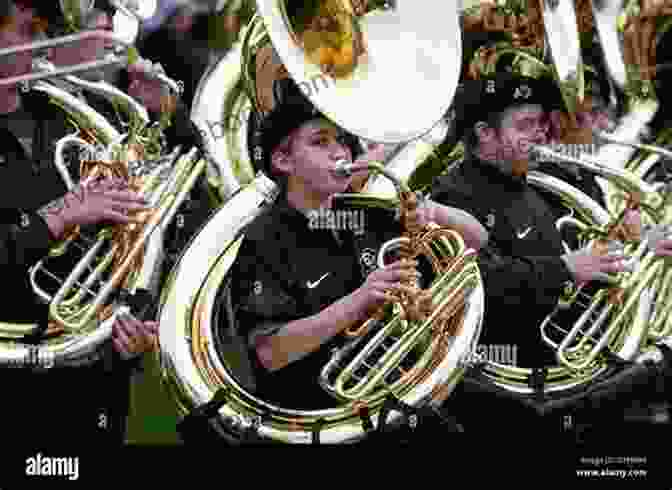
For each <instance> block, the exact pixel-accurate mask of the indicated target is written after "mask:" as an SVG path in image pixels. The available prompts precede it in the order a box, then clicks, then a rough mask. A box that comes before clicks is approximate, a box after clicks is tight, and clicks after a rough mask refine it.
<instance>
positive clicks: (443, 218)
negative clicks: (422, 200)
mask: <svg viewBox="0 0 672 490" xmlns="http://www.w3.org/2000/svg"><path fill="white" fill-rule="evenodd" d="M425 212H426V213H427V214H426V218H427V219H428V220H429V221H433V222H435V223H436V224H437V225H439V226H442V227H446V228H450V229H451V230H455V231H456V232H457V233H459V234H460V235H461V236H462V238H463V239H464V242H465V244H466V245H467V247H469V248H473V249H474V250H479V249H480V248H481V247H483V246H484V245H485V244H486V243H488V236H489V235H488V231H487V230H486V229H485V227H484V226H483V225H482V224H481V223H479V221H478V220H477V219H476V218H475V217H474V216H472V215H471V214H469V213H468V212H466V211H463V210H462V209H458V208H454V207H450V206H445V205H443V204H438V203H436V202H434V201H428V202H427V208H426V211H425Z"/></svg>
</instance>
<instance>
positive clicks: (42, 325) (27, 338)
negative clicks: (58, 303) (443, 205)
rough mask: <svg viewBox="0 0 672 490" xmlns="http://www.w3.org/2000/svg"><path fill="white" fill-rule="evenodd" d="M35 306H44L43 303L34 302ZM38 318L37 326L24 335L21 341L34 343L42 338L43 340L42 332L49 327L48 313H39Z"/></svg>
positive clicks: (39, 341)
mask: <svg viewBox="0 0 672 490" xmlns="http://www.w3.org/2000/svg"><path fill="white" fill-rule="evenodd" d="M35 307H36V308H44V305H38V304H36V305H35ZM39 318H40V319H39V320H38V322H37V328H36V329H35V330H33V331H32V332H30V333H28V334H26V335H24V336H23V338H22V339H21V342H23V343H24V344H31V345H36V344H39V343H41V342H42V340H44V334H45V333H46V331H47V329H48V328H49V313H48V312H45V314H44V315H40V316H39Z"/></svg>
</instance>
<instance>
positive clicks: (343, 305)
mask: <svg viewBox="0 0 672 490" xmlns="http://www.w3.org/2000/svg"><path fill="white" fill-rule="evenodd" d="M364 313H365V312H364V311H363V309H362V308H361V307H360V306H358V302H357V301H356V300H355V298H354V297H353V294H351V295H348V296H345V297H344V298H342V299H340V300H339V301H337V302H335V303H333V304H331V305H330V306H328V307H327V308H325V309H324V310H322V311H321V312H320V313H318V314H316V315H313V316H309V317H306V318H301V319H299V320H295V321H293V322H290V323H288V324H287V325H285V326H284V327H282V328H281V329H280V330H279V331H278V332H276V333H275V334H274V335H270V336H264V337H260V338H259V339H258V340H257V342H256V344H255V348H256V352H257V357H258V358H259V362H260V363H261V364H262V366H264V367H265V368H266V369H268V370H269V371H276V370H278V369H281V368H283V367H285V366H287V365H289V364H291V363H293V362H295V361H298V360H300V359H302V358H303V357H305V356H306V355H308V354H310V353H311V352H315V351H317V350H318V349H319V348H320V347H321V346H322V345H323V344H324V343H326V342H327V341H329V340H330V339H332V338H333V337H334V336H336V335H337V334H339V333H340V332H342V331H343V330H345V329H346V328H348V327H351V326H353V325H356V324H357V323H359V322H361V321H363V319H364Z"/></svg>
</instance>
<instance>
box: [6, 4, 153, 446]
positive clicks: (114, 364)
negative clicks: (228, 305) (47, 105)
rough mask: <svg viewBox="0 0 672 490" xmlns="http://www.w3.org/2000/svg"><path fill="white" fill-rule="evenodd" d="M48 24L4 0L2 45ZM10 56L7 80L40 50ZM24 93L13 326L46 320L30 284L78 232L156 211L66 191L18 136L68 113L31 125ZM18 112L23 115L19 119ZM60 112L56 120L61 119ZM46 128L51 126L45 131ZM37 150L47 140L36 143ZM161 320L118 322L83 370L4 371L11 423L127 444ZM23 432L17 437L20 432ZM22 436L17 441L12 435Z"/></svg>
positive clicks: (12, 150) (11, 266)
mask: <svg viewBox="0 0 672 490" xmlns="http://www.w3.org/2000/svg"><path fill="white" fill-rule="evenodd" d="M41 24H42V23H41V22H38V19H37V18H36V16H35V13H34V10H33V9H32V8H31V7H30V5H29V2H26V1H18V0H17V1H11V0H3V1H2V2H0V26H1V27H0V48H7V47H11V46H14V45H18V44H24V43H28V42H30V41H32V40H33V37H34V34H35V28H36V27H39V26H40V25H41ZM7 61H8V60H7V59H3V60H2V63H0V67H1V68H0V71H2V74H1V75H2V76H3V77H11V76H18V75H22V74H25V73H28V72H30V71H31V64H32V55H31V54H30V52H25V53H20V54H16V55H13V56H12V60H11V62H7ZM27 97H28V96H23V95H22V94H21V93H20V91H19V89H18V87H10V88H7V89H3V90H2V96H1V97H0V100H1V101H2V108H1V109H2V111H1V114H2V116H1V119H2V125H1V127H0V132H1V133H2V138H1V140H2V141H3V145H2V150H1V151H0V158H1V161H2V165H1V167H0V172H2V177H1V178H0V182H1V183H2V191H0V196H2V201H3V204H2V206H1V211H2V219H1V222H0V223H1V224H0V267H1V268H2V272H3V278H4V279H5V281H6V284H8V285H10V287H11V292H10V293H9V294H11V301H6V302H5V307H4V308H3V320H4V321H5V322H16V323H39V324H44V323H45V322H46V320H47V316H48V311H47V305H45V304H38V301H37V297H36V295H35V293H34V292H33V290H32V287H31V285H30V282H29V278H28V269H29V267H31V266H32V265H33V264H35V263H36V262H37V261H38V260H40V259H41V258H43V257H45V256H46V255H47V253H48V252H49V250H50V247H51V246H53V244H54V243H56V242H57V241H58V240H60V239H61V238H63V237H64V236H65V234H66V233H67V232H68V231H69V230H70V229H72V227H74V226H77V225H81V226H86V225H92V224H96V223H103V222H107V223H116V224H122V223H128V222H129V220H131V219H132V217H131V216H130V215H131V214H132V213H133V212H134V211H137V210H141V209H146V203H145V202H144V201H143V199H142V198H140V197H139V196H137V195H136V194H134V193H132V192H130V191H129V190H128V189H127V188H126V187H125V186H124V185H123V184H122V183H120V182H117V181H115V180H102V181H98V182H95V183H91V184H90V185H79V186H77V187H76V189H75V190H73V191H71V192H67V193H66V189H65V186H64V183H63V181H62V179H61V177H60V175H59V174H58V172H57V171H56V169H55V167H54V166H53V165H49V164H48V163H49V162H34V161H31V158H30V156H29V153H28V151H26V148H25V147H24V145H23V144H22V142H20V141H19V139H18V138H17V136H16V133H17V132H18V131H17V127H18V126H21V125H24V126H25V125H29V126H35V127H49V126H50V125H52V124H54V125H56V126H58V124H59V122H58V116H57V115H56V113H55V112H54V114H46V113H45V118H44V119H42V120H37V121H33V120H27V119H26V115H25V113H22V112H21V106H22V103H23V102H24V98H27ZM17 114H18V116H16V115H17ZM50 116H52V117H54V119H56V120H55V121H54V120H52V119H51V118H50ZM45 131H46V130H45ZM35 144H36V145H37V144H38V143H37V142H35ZM155 333H156V323H155V322H140V321H138V320H137V319H135V318H133V317H132V316H126V317H120V318H119V319H118V320H117V321H116V322H115V324H114V327H113V333H112V341H111V342H110V343H108V344H106V345H105V346H104V348H103V349H101V350H99V351H98V352H94V353H93V354H91V355H90V356H89V357H88V358H87V359H83V360H81V364H79V365H78V366H72V367H70V366H68V367H54V368H51V369H48V370H31V369H27V368H25V367H24V368H21V367H20V366H17V367H16V368H7V369H3V370H2V373H1V377H2V383H3V389H4V390H5V393H6V394H15V395H9V397H8V398H7V399H6V400H5V401H4V402H3V403H2V408H1V409H0V412H1V413H2V414H3V419H4V420H7V421H12V423H16V424H17V427H22V428H24V430H25V431H26V432H25V436H24V437H25V439H24V440H16V441H15V442H19V443H22V444H28V445H33V444H42V443H46V442H58V443H64V444H66V443H71V442H78V443H81V442H86V441H88V442H94V443H106V442H107V443H111V444H121V443H123V440H124V435H125V420H126V415H127V411H128V394H129V379H130V373H131V368H132V367H133V366H134V362H127V360H129V359H131V358H134V359H136V360H137V356H138V355H140V354H142V353H143V352H146V351H148V350H149V349H151V348H152V346H153V344H154V335H155ZM18 433H19V432H16V434H18ZM10 437H13V436H10Z"/></svg>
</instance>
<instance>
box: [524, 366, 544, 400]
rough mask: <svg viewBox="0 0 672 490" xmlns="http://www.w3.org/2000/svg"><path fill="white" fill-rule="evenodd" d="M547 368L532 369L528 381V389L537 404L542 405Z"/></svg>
mask: <svg viewBox="0 0 672 490" xmlns="http://www.w3.org/2000/svg"><path fill="white" fill-rule="evenodd" d="M547 373H548V368H547V367H542V368H539V367H535V368H532V374H531V375H530V379H529V380H528V383H529V386H530V388H532V389H533V390H534V397H535V400H536V402H537V403H543V402H544V399H545V394H544V385H545V384H546V374H547Z"/></svg>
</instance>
